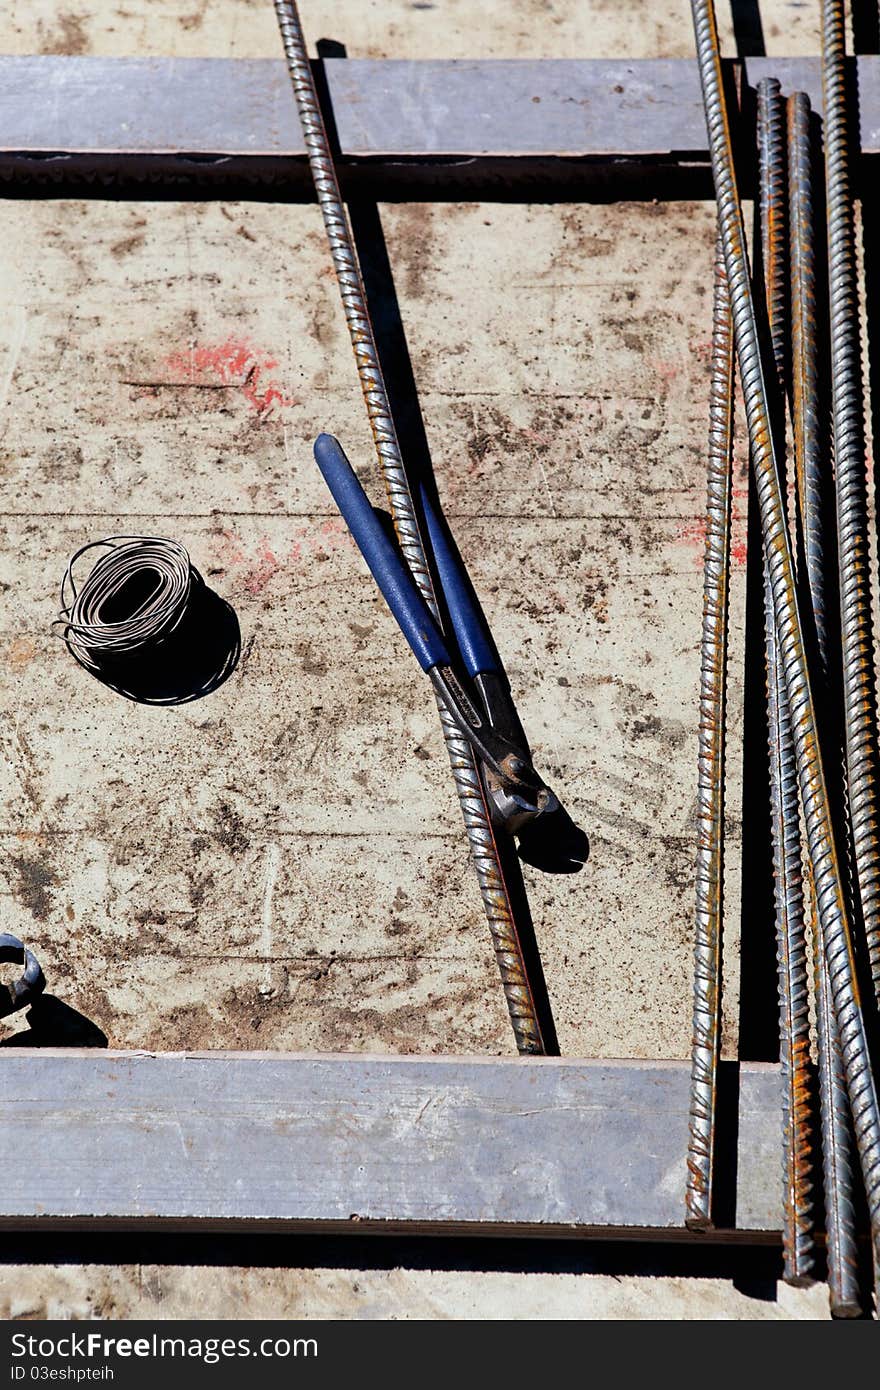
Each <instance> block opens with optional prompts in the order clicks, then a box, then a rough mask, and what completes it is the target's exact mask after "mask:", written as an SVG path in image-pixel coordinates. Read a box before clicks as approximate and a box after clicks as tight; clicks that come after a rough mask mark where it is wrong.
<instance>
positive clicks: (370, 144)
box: [0, 56, 880, 197]
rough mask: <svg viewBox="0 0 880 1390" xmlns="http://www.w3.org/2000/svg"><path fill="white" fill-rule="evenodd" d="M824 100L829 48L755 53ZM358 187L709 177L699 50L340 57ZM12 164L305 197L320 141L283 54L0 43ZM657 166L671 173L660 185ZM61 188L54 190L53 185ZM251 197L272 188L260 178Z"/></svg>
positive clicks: (44, 175) (348, 163)
mask: <svg viewBox="0 0 880 1390" xmlns="http://www.w3.org/2000/svg"><path fill="white" fill-rule="evenodd" d="M856 65H857V81H856V89H857V92H858V97H859V104H860V105H859V118H860V126H861V139H862V151H863V154H865V155H867V156H873V155H876V154H878V153H880V57H877V56H868V57H860V58H858V59H857V60H853V72H854V76H855V71H856ZM727 66H728V69H729V72H730V76H731V80H732V79H733V69H734V68H735V67H736V66H740V67H741V68H742V69H743V75H744V79H745V84H746V87H747V88H748V87H753V86H754V85H755V84H756V83H757V82H758V81H759V80H760V78H761V77H762V76H767V75H771V74H772V75H775V76H778V77H779V78H780V80H781V82H782V85H783V90H784V91H786V92H788V91H792V90H795V89H798V90H804V91H806V92H808V93H809V95H810V98H811V100H812V101H813V104H814V106H815V108H816V109H821V97H822V84H821V75H820V70H819V61H818V59H811V58H792V59H775V58H773V59H768V58H749V59H746V60H744V61H742V62H740V61H739V60H735V61H731V62H730V63H729V64H728V65H727ZM323 71H324V73H325V74H326V81H327V87H328V91H329V96H330V100H331V103H332V110H333V116H334V120H335V124H336V135H337V137H338V143H339V151H340V168H341V171H342V175H343V180H344V182H345V183H346V185H347V187H348V188H349V189H351V188H358V187H364V188H370V189H372V190H374V191H375V189H376V188H377V187H378V188H379V189H382V188H383V187H388V188H389V189H390V190H391V192H392V193H393V191H394V190H395V188H400V189H402V190H404V191H411V192H412V191H415V192H416V193H417V192H418V189H419V188H424V189H425V190H430V195H431V196H434V197H438V196H443V195H444V192H445V191H446V190H448V191H449V192H450V193H451V194H454V192H455V191H456V190H457V189H462V188H468V187H473V186H479V185H481V184H482V185H486V184H488V185H489V186H490V187H491V185H492V184H493V183H496V184H499V185H501V186H504V185H509V186H511V187H513V188H515V187H516V186H517V185H522V184H525V185H528V184H529V183H538V184H541V185H545V186H548V187H552V186H553V185H554V184H556V185H560V186H562V187H566V186H569V187H578V188H583V187H584V186H585V185H586V186H589V185H591V184H593V185H594V184H595V183H596V182H599V183H604V184H606V185H611V186H612V188H613V189H615V190H616V189H617V187H618V186H622V187H625V186H626V184H627V182H628V181H629V182H633V181H635V182H638V180H639V179H642V180H648V181H649V182H651V185H652V188H653V191H654V192H659V193H664V194H666V195H667V196H669V195H670V194H671V195H674V194H675V193H676V190H677V188H678V187H679V186H681V188H682V191H684V192H688V191H693V188H694V186H695V185H694V181H695V180H696V185H697V186H702V184H703V183H705V182H706V180H707V178H708V169H709V164H708V147H707V140H706V125H705V118H704V115H703V108H702V101H701V96H700V85H699V78H698V73H697V67H696V64H695V63H693V62H691V61H688V60H686V59H645V60H604V59H603V60H598V59H595V60H594V59H553V60H550V59H542V60H528V59H526V60H516V61H508V60H485V61H483V60H474V61H471V60H447V61H436V62H435V61H419V62H410V61H402V60H386V59H382V60H372V59H357V58H353V59H341V58H330V59H327V60H325V62H324V64H323ZM0 178H2V179H3V180H4V181H5V183H6V185H7V192H9V191H13V190H11V189H10V185H14V184H18V183H23V184H27V183H28V182H30V183H31V184H39V183H44V184H46V183H48V184H51V183H52V182H53V181H54V182H56V183H58V182H79V183H82V184H84V185H86V186H88V185H90V184H91V185H93V186H94V191H95V192H96V193H97V194H98V195H99V196H100V193H101V191H102V189H103V188H104V187H106V185H108V184H115V185H117V186H118V185H120V184H122V185H123V186H124V185H126V184H128V183H132V184H134V185H137V184H138V183H139V184H141V185H142V186H146V187H147V188H148V187H149V185H151V184H152V185H154V186H155V187H156V191H157V192H158V193H160V194H161V192H162V191H163V190H164V189H168V190H169V191H171V192H173V191H175V189H177V190H178V191H179V190H180V189H185V188H186V186H187V185H188V184H193V185H197V186H198V187H199V188H200V189H201V190H204V189H205V188H207V189H210V187H211V186H212V185H217V186H219V187H220V190H221V191H226V187H227V186H228V185H230V184H231V183H234V182H236V181H237V182H239V183H242V184H243V185H244V186H245V187H247V185H248V184H250V185H252V186H253V187H254V189H255V190H258V189H259V187H260V185H262V184H269V185H275V187H276V190H277V189H278V188H281V189H282V190H283V192H282V195H286V196H306V195H307V192H308V190H309V188H310V183H309V175H308V166H307V161H306V158H305V150H304V147H303V143H302V137H301V134H300V129H299V123H298V121H297V116H296V110H295V106H294V102H293V96H292V93H291V91H290V84H289V81H288V78H287V73H286V70H285V65H284V63H283V61H281V60H278V61H276V60H273V59H253V60H252V59H224V58H198V59H189V58H91V57H67V56H64V57H60V56H40V57H0ZM658 180H659V184H658ZM50 191H51V190H50ZM254 196H261V195H260V194H259V192H258V191H257V192H255V194H254Z"/></svg>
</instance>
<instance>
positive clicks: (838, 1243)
mask: <svg viewBox="0 0 880 1390" xmlns="http://www.w3.org/2000/svg"><path fill="white" fill-rule="evenodd" d="M787 118H788V119H787V126H788V192H789V228H790V234H789V241H790V248H791V349H792V352H791V361H792V423H793V435H794V461H795V476H796V480H797V488H796V492H797V502H798V515H799V517H800V524H801V536H802V540H803V552H804V568H805V574H804V579H805V581H806V582H805V584H804V585H802V589H801V592H802V594H803V595H804V602H805V604H808V605H809V607H810V609H811V612H812V616H813V624H814V630H815V635H816V647H817V655H818V658H819V668H820V669H819V673H818V675H819V678H820V679H821V680H822V681H823V682H824V683H825V684H826V685H827V682H828V678H829V663H830V652H829V634H828V618H827V603H826V587H827V576H826V572H825V552H824V543H823V522H824V512H825V499H826V496H827V495H829V491H828V489H829V483H830V478H831V459H830V456H829V450H828V442H829V441H828V431H827V429H826V428H824V427H823V422H822V417H821V405H820V394H819V343H818V314H817V305H816V252H815V238H816V218H815V212H816V210H815V209H814V205H813V204H814V200H813V163H814V151H813V139H812V132H811V112H810V101H809V97H807V96H806V95H805V94H804V93H803V92H796V93H795V94H794V95H793V96H791V97H789V99H788V109H787ZM805 886H806V890H807V891H806V894H805V897H806V901H807V904H808V911H809V920H810V923H811V927H812V932H811V937H812V941H813V945H814V948H815V949H814V953H813V955H814V959H813V970H814V978H815V990H816V1049H817V1056H818V1071H819V1113H820V1125H821V1132H822V1169H823V1179H824V1181H823V1187H824V1194H825V1235H826V1252H827V1264H828V1287H829V1291H830V1300H831V1312H832V1314H833V1315H834V1316H835V1317H854V1316H858V1315H859V1314H860V1313H861V1311H862V1303H861V1292H860V1288H859V1277H858V1244H857V1239H856V1223H855V1211H854V1208H853V1192H854V1173H853V1163H854V1160H855V1154H854V1152H853V1141H852V1125H851V1122H850V1117H849V1103H848V1100H847V1095H846V1078H845V1076H844V1073H843V1063H842V1059H841V1055H840V1044H839V1042H838V1039H837V1025H836V1024H835V1021H834V1015H833V1012H832V1009H831V1002H830V993H829V985H828V968H827V965H826V963H825V956H824V954H823V952H822V950H821V943H820V940H819V936H818V926H817V923H816V916H815V913H816V903H815V893H814V892H813V890H812V880H811V878H810V875H809V872H808V873H807V881H806V885H805Z"/></svg>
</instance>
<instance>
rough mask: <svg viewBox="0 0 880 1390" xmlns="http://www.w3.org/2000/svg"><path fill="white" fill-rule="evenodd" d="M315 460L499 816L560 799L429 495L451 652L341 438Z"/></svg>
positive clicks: (506, 820) (536, 809) (506, 818)
mask: <svg viewBox="0 0 880 1390" xmlns="http://www.w3.org/2000/svg"><path fill="white" fill-rule="evenodd" d="M315 460H316V462H317V464H318V467H319V469H320V470H321V473H322V475H323V477H324V480H325V482H326V483H327V486H328V487H329V489H330V492H331V493H332V495H333V499H334V501H335V502H336V505H337V506H338V508H339V510H340V512H341V514H342V516H343V517H344V519H345V521H346V523H347V525H348V529H349V531H350V532H351V534H352V536H353V538H354V540H355V541H356V543H357V545H358V548H359V549H360V552H361V554H362V555H363V557H364V559H365V560H366V562H367V565H368V566H369V569H370V572H371V573H372V575H373V578H374V579H375V581H376V583H377V584H378V586H379V589H380V591H381V593H382V595H383V596H384V598H385V601H386V603H387V604H388V607H389V608H390V609H391V612H392V613H393V615H394V617H395V618H396V619H397V622H398V625H399V627H400V630H401V631H402V633H403V635H404V636H405V637H406V640H407V641H408V643H409V645H410V647H411V648H412V650H413V652H414V654H415V656H416V659H417V660H418V662H419V665H420V666H421V668H422V670H423V671H426V672H427V673H428V675H429V676H430V678H431V680H432V682H433V684H434V686H435V688H436V689H437V691H438V693H439V694H440V695H441V696H442V698H443V700H444V702H445V703H446V706H447V708H448V709H449V712H450V714H451V715H452V717H453V719H454V720H455V722H456V724H457V725H458V727H459V728H460V729H461V731H462V733H463V734H464V735H465V737H466V738H467V739H468V741H469V742H470V744H471V746H472V747H473V749H474V751H475V752H476V753H477V755H478V757H479V758H480V760H481V761H482V763H483V764H484V767H485V769H486V770H487V771H488V773H489V776H490V779H491V786H490V790H491V791H492V792H493V800H494V805H495V807H496V812H497V819H498V820H499V821H501V822H502V823H503V824H504V825H505V826H506V827H507V828H508V829H510V830H518V829H519V828H520V827H521V826H522V825H523V824H524V823H526V821H528V820H530V819H533V818H534V817H535V816H537V815H539V814H541V813H542V812H543V811H545V810H547V809H550V808H551V807H552V806H555V805H557V804H558V803H556V800H555V797H553V794H552V792H550V790H549V788H548V787H546V786H545V784H544V782H543V781H542V780H541V778H540V777H539V776H538V774H537V772H536V771H535V769H534V767H533V766H532V760H531V754H530V752H529V749H528V745H527V743H526V740H525V735H524V734H523V733H522V728H521V725H520V723H519V720H518V718H517V717H516V712H515V710H514V709H513V703H512V700H511V699H510V696H509V692H508V690H507V686H506V681H505V680H504V677H503V673H502V671H501V667H500V662H499V660H498V656H497V654H496V651H495V647H494V644H493V643H492V639H491V637H490V635H489V633H488V632H487V630H486V627H485V624H484V622H483V619H482V615H481V614H480V612H479V609H478V606H477V604H476V601H475V599H474V597H473V593H472V590H471V587H470V583H469V580H468V577H467V573H466V572H465V570H464V568H463V566H462V564H461V561H460V560H459V558H458V556H457V554H456V553H455V549H454V546H453V545H452V542H451V540H450V538H449V535H448V533H447V532H446V530H445V528H444V526H443V525H442V522H441V519H440V517H439V516H438V514H437V512H436V509H435V508H434V506H433V503H432V502H431V499H430V497H429V496H428V495H427V493H426V492H425V491H424V489H423V491H422V504H423V509H424V514H425V523H426V528H427V533H428V540H429V543H430V548H431V551H432V552H433V557H434V561H435V563H436V568H437V574H438V578H439V580H440V583H441V586H442V589H443V596H444V599H445V602H446V606H447V609H448V612H449V618H450V623H451V625H452V630H453V633H454V636H455V640H456V650H455V653H454V654H453V653H451V652H450V649H449V646H448V644H447V641H446V638H445V637H444V635H443V633H442V632H441V631H440V627H439V625H438V623H437V621H436V619H435V618H434V615H433V614H432V613H431V611H430V609H429V608H428V605H427V603H426V602H425V600H424V598H423V597H422V595H421V593H420V592H419V590H418V588H417V586H416V583H415V580H414V579H413V577H412V575H411V573H410V571H409V569H408V567H407V564H406V561H405V560H404V558H403V556H402V554H401V552H400V550H399V549H398V547H397V546H396V545H395V543H394V541H393V540H392V539H391V537H390V536H389V535H388V533H387V531H386V530H385V527H384V526H383V524H382V521H381V520H380V517H379V515H378V513H377V512H376V510H375V508H374V507H373V506H372V504H371V503H370V500H369V498H368V497H367V495H366V493H365V492H364V490H363V488H362V487H361V484H360V482H359V481H358V478H357V476H356V474H355V472H354V469H353V468H352V466H351V464H350V463H349V461H348V459H347V458H346V456H345V454H344V452H343V450H342V447H341V446H340V444H339V442H338V440H336V439H334V437H333V436H332V435H329V434H321V435H319V436H318V438H317V440H316V441H315Z"/></svg>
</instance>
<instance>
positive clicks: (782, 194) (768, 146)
mask: <svg viewBox="0 0 880 1390" xmlns="http://www.w3.org/2000/svg"><path fill="white" fill-rule="evenodd" d="M758 170H759V197H758V206H759V210H760V222H761V265H762V268H763V287H764V299H765V304H766V310H767V317H768V321H769V327H770V344H771V348H772V353H773V365H774V368H775V377H776V380H775V383H774V387H775V389H774V391H773V393H772V396H771V399H772V400H773V401H774V403H775V410H774V424H775V428H776V448H777V458H778V460H779V463H780V467H781V466H782V461H783V458H784V449H785V391H786V383H787V378H788V289H787V284H788V276H787V264H786V262H787V255H786V250H787V237H786V230H787V227H786V224H787V220H788V205H787V189H786V183H787V178H786V175H787V160H786V137H785V107H784V104H783V101H782V95H781V90H780V86H779V83H778V82H777V81H776V79H775V78H773V77H768V78H765V79H764V80H763V81H762V82H759V84H758ZM764 627H765V641H766V651H767V716H768V718H767V726H768V735H769V755H770V803H771V815H770V831H771V840H772V845H773V872H774V888H775V905H776V959H777V967H778V983H779V1060H780V1065H781V1069H782V1179H783V1187H782V1191H783V1204H782V1205H783V1228H782V1243H783V1254H784V1267H783V1268H784V1277H785V1279H786V1281H787V1282H788V1283H790V1284H806V1283H809V1281H810V1272H811V1270H812V1268H813V1265H814V1263H815V1242H814V1238H813V1191H812V1188H813V1183H812V1148H813V1143H812V1102H811V1094H810V1093H811V1090H812V1074H811V1068H810V1014H809V984H808V981H809V976H808V972H807V951H806V940H805V934H804V897H803V887H802V883H801V832H800V821H799V815H798V789H797V771H796V766H795V755H794V741H793V738H792V731H791V715H790V711H789V704H788V696H787V693H786V690H785V683H784V680H783V676H782V664H781V653H780V651H779V644H778V642H777V640H776V619H775V616H774V612H773V591H772V588H771V585H770V571H769V568H768V566H767V561H766V559H765V560H764Z"/></svg>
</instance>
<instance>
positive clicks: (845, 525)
mask: <svg viewBox="0 0 880 1390" xmlns="http://www.w3.org/2000/svg"><path fill="white" fill-rule="evenodd" d="M822 98H823V104H824V112H825V202H826V206H827V217H828V301H829V309H830V320H831V418H832V425H833V435H834V474H835V484H836V497H837V550H838V569H839V574H840V626H841V641H842V645H843V689H844V712H845V719H846V781H847V801H848V805H849V822H850V834H851V843H852V855H853V861H854V869H855V880H856V888H857V901H858V910H859V912H860V914H861V920H862V924H863V927H864V932H865V938H866V941H867V945H868V955H869V960H870V969H871V978H872V980H873V985H874V994H875V998H876V999H877V1000H878V1002H880V803H878V771H880V768H878V757H877V702H876V691H875V687H874V647H873V635H872V631H871V627H872V623H871V578H870V564H871V558H870V549H869V541H868V494H867V468H866V461H865V430H864V418H863V394H862V363H861V350H862V349H861V335H860V324H859V284H858V270H857V263H856V239H855V224H854V217H853V199H852V190H851V187H850V172H849V132H848V128H847V125H848V123H847V102H846V31H845V24H844V6H843V0H822Z"/></svg>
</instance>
